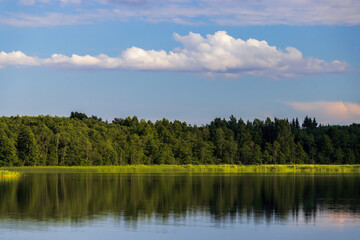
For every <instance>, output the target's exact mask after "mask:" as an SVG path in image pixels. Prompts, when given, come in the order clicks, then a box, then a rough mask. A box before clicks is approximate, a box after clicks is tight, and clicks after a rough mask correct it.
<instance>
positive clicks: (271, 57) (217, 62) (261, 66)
mask: <svg viewBox="0 0 360 240" xmlns="http://www.w3.org/2000/svg"><path fill="white" fill-rule="evenodd" d="M174 38H175V40H176V41H178V42H180V43H181V44H182V45H183V48H175V49H174V50H172V51H169V52H167V51H165V50H144V49H141V48H138V47H131V48H128V49H126V50H125V51H123V52H122V54H121V55H120V56H118V57H109V56H108V55H105V54H100V55H98V56H90V55H85V56H79V55H76V54H73V55H72V56H70V57H69V56H65V55H62V54H53V55H52V56H51V57H49V58H43V59H40V58H37V57H31V56H27V55H25V54H24V53H22V52H19V51H17V52H10V53H5V52H1V53H0V66H2V67H5V66H14V65H16V66H40V65H45V66H54V67H64V68H93V69H118V70H150V71H183V72H196V73H207V74H209V73H210V74H225V75H234V74H235V75H236V74H237V75H238V74H251V75H261V76H265V77H269V78H289V77H295V76H298V75H302V74H322V73H341V72H344V71H346V66H347V64H346V63H345V62H341V61H338V60H334V61H331V62H326V61H324V60H321V59H317V58H314V57H303V55H302V53H301V52H300V51H299V50H297V49H296V48H293V47H287V48H286V49H285V51H282V50H280V49H278V48H276V47H275V46H270V45H269V44H268V43H267V42H266V41H259V40H256V39H248V40H242V39H240V38H233V37H231V36H229V35H228V34H227V33H226V32H224V31H219V32H216V33H215V34H213V35H211V34H208V35H207V36H206V37H203V36H201V35H200V34H197V33H192V32H190V33H189V34H188V35H186V36H180V35H178V34H174Z"/></svg>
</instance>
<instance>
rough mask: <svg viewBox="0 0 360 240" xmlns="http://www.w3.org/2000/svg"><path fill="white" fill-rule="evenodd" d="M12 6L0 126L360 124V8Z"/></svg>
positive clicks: (331, 4) (75, 1)
mask: <svg viewBox="0 0 360 240" xmlns="http://www.w3.org/2000/svg"><path fill="white" fill-rule="evenodd" d="M313 2H314V1H310V0H292V1H285V0H277V1H271V0H259V1H247V0H245V1H234V0H225V1H220V0H200V1H190V0H189V1H187V0H183V1H179V0H171V1H152V0H135V1H130V0H88V1H81V0H20V1H14V0H0V115H3V116H11V115H18V114H19V115H39V114H41V115H47V114H50V115H57V116H69V114H70V112H71V111H80V112H85V113H86V114H88V115H97V116H99V117H102V118H103V119H108V120H109V121H111V120H112V119H113V118H115V117H127V116H134V115H136V116H138V117H139V118H145V119H150V120H157V119H162V118H164V117H165V118H168V119H170V120H174V119H179V120H183V121H186V122H188V123H191V124H199V125H201V124H206V123H209V122H210V121H211V120H213V119H214V118H215V117H224V118H227V117H229V116H230V115H232V114H233V115H234V116H236V117H237V118H240V117H241V118H243V119H250V120H253V119H254V118H260V119H265V118H266V117H267V116H269V117H271V118H272V117H275V116H276V117H280V118H293V117H299V118H300V119H303V117H304V116H305V115H310V116H312V117H316V118H317V119H318V120H319V121H320V122H322V123H330V124H349V123H353V122H360V94H359V93H358V92H359V89H360V79H359V77H360V74H359V73H360V71H359V69H360V44H359V43H360V26H359V24H360V2H358V1H353V0H346V1H342V2H339V1H333V0H319V1H316V3H313Z"/></svg>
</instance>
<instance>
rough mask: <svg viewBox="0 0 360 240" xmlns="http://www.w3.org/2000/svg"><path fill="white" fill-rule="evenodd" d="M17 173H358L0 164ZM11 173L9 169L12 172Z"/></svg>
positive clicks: (358, 168)
mask: <svg viewBox="0 0 360 240" xmlns="http://www.w3.org/2000/svg"><path fill="white" fill-rule="evenodd" d="M4 170H6V171H9V170H10V171H16V172H17V173H15V174H10V175H14V176H18V175H20V174H21V173H87V172H88V173H360V165H318V164H314V165H310V164H304V165H229V164H225V165H123V166H31V167H2V170H0V177H1V176H4V175H7V174H4V175H1V171H4ZM12 173H13V172H12Z"/></svg>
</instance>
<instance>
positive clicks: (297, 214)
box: [0, 173, 360, 240]
mask: <svg viewBox="0 0 360 240" xmlns="http://www.w3.org/2000/svg"><path fill="white" fill-rule="evenodd" d="M359 237H360V175H351V174H346V175H301V176H299V175H261V176H259V175H251V174H249V175H189V174H183V175H179V174H178V175H171V176H169V175H161V174H160V175H159V174H125V175H120V174H94V173H81V174H73V173H61V174H40V173H37V174H28V175H26V176H23V177H21V178H19V179H11V180H10V179H1V180H0V239H16V240H18V239H68V240H70V239H327V240H329V239H342V240H344V239H359Z"/></svg>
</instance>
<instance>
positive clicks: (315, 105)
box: [287, 101, 360, 124]
mask: <svg viewBox="0 0 360 240" xmlns="http://www.w3.org/2000/svg"><path fill="white" fill-rule="evenodd" d="M287 104H288V105H290V106H291V107H292V108H293V109H295V110H297V111H299V112H302V113H304V114H308V115H312V116H316V118H318V120H320V122H322V123H325V124H327V123H332V124H333V123H337V124H349V123H354V122H357V123H359V122H360V105H359V104H356V103H352V102H342V101H339V102H327V101H315V102H288V103H287Z"/></svg>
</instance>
